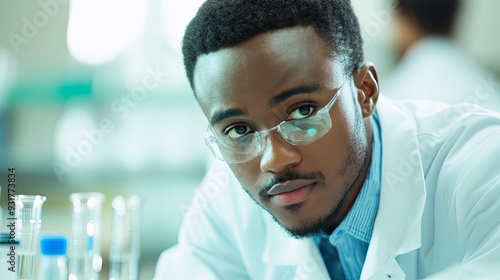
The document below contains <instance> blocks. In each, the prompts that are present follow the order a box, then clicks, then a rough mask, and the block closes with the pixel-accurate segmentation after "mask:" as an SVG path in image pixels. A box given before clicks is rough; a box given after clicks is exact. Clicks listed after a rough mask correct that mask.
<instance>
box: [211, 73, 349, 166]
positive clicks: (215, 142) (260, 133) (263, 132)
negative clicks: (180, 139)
mask: <svg viewBox="0 0 500 280" xmlns="http://www.w3.org/2000/svg"><path fill="white" fill-rule="evenodd" d="M348 80H349V77H347V78H346V79H345V80H344V82H343V83H342V85H341V86H340V87H339V88H338V89H337V90H336V92H335V94H334V96H333V97H332V99H331V100H330V101H329V102H328V103H327V104H326V105H325V106H324V107H323V108H321V109H319V110H318V111H317V112H316V114H314V115H312V116H308V117H306V118H303V119H296V120H284V121H282V122H280V123H279V124H277V125H275V126H274V127H271V128H268V129H265V130H260V131H254V132H252V133H249V134H247V135H244V136H242V137H246V136H248V135H251V134H252V135H257V136H256V137H257V138H258V140H260V144H259V148H258V151H257V153H256V154H255V155H254V156H252V157H251V158H249V159H247V160H243V161H236V162H233V161H227V160H226V159H225V158H224V157H223V156H222V152H220V153H221V155H220V156H219V155H217V152H216V150H215V149H214V147H213V146H212V145H217V146H218V149H219V151H221V147H220V145H219V143H220V142H219V141H218V140H217V136H216V134H215V132H214V131H213V129H212V128H211V127H210V125H208V127H207V134H206V136H205V145H207V146H208V148H209V149H210V151H211V152H212V155H213V156H214V157H215V158H216V159H218V160H221V161H224V162H227V163H243V162H247V161H250V160H252V159H254V158H256V157H257V156H258V155H259V154H260V153H262V151H263V150H264V148H265V145H262V141H263V139H265V136H266V135H268V134H269V133H270V132H271V131H273V130H277V131H278V134H279V135H280V136H281V138H283V139H284V140H285V141H286V142H287V143H289V144H291V145H294V146H304V145H308V144H312V143H314V142H316V141H318V140H319V139H321V138H323V137H324V136H325V135H326V134H327V133H328V132H329V131H330V130H331V128H332V121H331V118H332V117H331V115H330V110H331V108H332V107H333V105H334V104H335V102H336V101H337V99H338V97H339V96H340V92H341V91H342V89H343V87H344V85H345V84H347V81H348ZM325 115H328V119H327V118H325V117H324V116H325ZM312 118H314V119H318V124H320V122H321V120H328V124H327V126H328V129H327V130H326V131H325V132H324V133H323V135H321V136H319V137H318V138H317V139H314V140H312V141H310V142H307V143H303V144H300V143H299V142H300V141H296V143H293V142H290V141H289V140H288V139H287V137H285V135H283V134H282V133H284V132H282V129H280V128H282V127H283V126H284V125H285V124H287V123H290V122H300V121H304V120H309V121H310V120H311V119H312ZM210 134H211V135H210Z"/></svg>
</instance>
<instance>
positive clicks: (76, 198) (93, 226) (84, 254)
mask: <svg viewBox="0 0 500 280" xmlns="http://www.w3.org/2000/svg"><path fill="white" fill-rule="evenodd" d="M70 200H71V202H72V204H73V218H72V230H71V232H72V235H71V240H70V253H69V279H70V280H77V279H78V280H97V279H99V273H100V272H101V268H102V257H101V215H102V203H103V201H104V195H103V194H102V193H97V192H92V193H73V194H71V195H70Z"/></svg>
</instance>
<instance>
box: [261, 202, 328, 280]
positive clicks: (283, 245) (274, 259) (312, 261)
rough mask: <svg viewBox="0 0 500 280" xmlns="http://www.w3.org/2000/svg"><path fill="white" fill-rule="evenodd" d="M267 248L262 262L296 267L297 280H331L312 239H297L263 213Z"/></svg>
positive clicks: (267, 214)
mask: <svg viewBox="0 0 500 280" xmlns="http://www.w3.org/2000/svg"><path fill="white" fill-rule="evenodd" d="M262 214H263V215H264V221H265V224H266V229H267V234H266V238H267V239H266V246H265V249H264V254H263V256H262V261H263V262H264V263H267V264H270V265H275V266H296V270H295V279H301V280H302V279H311V280H312V279H314V280H318V279H330V277H329V275H328V271H327V270H326V267H325V264H324V261H323V258H322V257H321V254H320V252H319V250H318V247H317V246H316V244H315V243H314V241H313V240H312V238H304V239H295V238H293V237H290V236H289V235H287V233H285V231H284V230H283V229H282V228H281V227H280V226H279V225H278V224H277V223H276V222H275V221H274V220H273V218H272V217H271V215H270V214H269V213H267V212H266V211H263V212H262Z"/></svg>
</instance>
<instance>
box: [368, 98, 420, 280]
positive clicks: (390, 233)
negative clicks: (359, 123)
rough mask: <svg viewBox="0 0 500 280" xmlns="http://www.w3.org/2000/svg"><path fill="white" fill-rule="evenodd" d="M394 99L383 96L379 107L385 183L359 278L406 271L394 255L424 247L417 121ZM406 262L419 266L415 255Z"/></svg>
mask: <svg viewBox="0 0 500 280" xmlns="http://www.w3.org/2000/svg"><path fill="white" fill-rule="evenodd" d="M393 103H394V102H393V101H391V100H389V99H387V98H385V97H384V96H380V97H379V100H378V105H377V106H378V113H379V118H380V125H381V135H382V137H381V138H382V147H383V148H382V182H381V190H380V203H379V210H378V213H377V218H376V219H375V226H374V230H373V234H372V239H371V241H370V246H369V248H368V252H367V257H366V260H365V264H364V266H363V271H362V273H361V279H370V278H372V276H373V277H376V275H377V274H379V272H380V271H381V270H383V269H389V268H390V269H392V271H393V272H394V273H402V271H403V270H402V268H400V267H399V266H397V263H396V261H395V258H396V256H398V255H402V254H406V253H408V252H411V251H413V250H416V249H418V248H420V246H421V227H422V226H421V219H422V215H423V211H424V206H425V197H426V191H425V181H424V173H423V168H422V160H421V153H420V148H419V142H418V139H417V125H416V122H415V120H414V119H413V118H412V117H411V116H410V115H408V113H406V112H405V111H404V110H403V109H402V108H401V107H398V105H396V104H393ZM395 264H396V265H395ZM408 264H409V265H412V266H415V265H416V259H414V260H413V261H409V262H408V261H407V262H406V265H408ZM405 270H406V271H413V269H411V268H408V269H405ZM407 277H409V278H412V277H413V276H412V275H407Z"/></svg>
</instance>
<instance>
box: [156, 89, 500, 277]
mask: <svg viewBox="0 0 500 280" xmlns="http://www.w3.org/2000/svg"><path fill="white" fill-rule="evenodd" d="M419 102H421V103H419ZM419 102H414V101H404V102H398V103H395V102H394V101H392V100H389V99H387V98H384V97H381V98H380V100H379V103H378V105H377V106H378V113H379V119H380V124H381V133H382V136H381V137H382V145H383V151H382V174H383V175H382V184H381V194H380V204H379V210H378V214H377V217H376V220H375V227H374V230H373V235H372V239H371V242H370V246H369V248H368V253H367V257H366V261H365V264H364V266H363V271H362V274H361V279H391V280H393V279H405V278H406V279H421V278H432V277H435V278H436V279H456V278H458V279H478V278H481V279H500V116H499V115H498V114H496V115H495V114H494V113H492V112H487V111H477V112H470V110H475V109H476V108H472V107H463V106H453V107H449V106H447V105H445V104H444V103H435V102H430V101H419ZM493 116H495V117H493ZM155 279H279V280H281V279H283V280H284V279H301V280H303V279H314V280H318V279H329V276H328V273H327V270H326V268H325V266H324V263H323V260H322V258H321V256H320V253H319V251H318V249H317V247H316V246H315V244H314V242H313V241H312V240H311V239H301V240H297V239H293V238H291V237H288V236H287V235H286V233H285V232H284V231H283V230H282V229H281V228H280V227H279V226H278V225H277V224H276V223H275V222H274V221H273V220H272V219H271V218H270V215H269V214H268V213H267V212H265V211H264V210H262V209H261V208H260V207H259V206H257V205H256V204H255V203H254V202H253V201H252V200H251V199H250V198H249V197H248V195H247V194H246V193H245V192H244V191H243V190H242V189H241V186H240V185H239V183H238V182H237V181H236V179H235V178H234V177H233V175H232V174H231V172H230V171H229V169H228V168H227V167H226V166H225V165H224V164H216V165H214V166H213V167H212V168H211V170H210V171H209V173H208V175H207V177H206V178H205V180H204V183H203V184H202V187H201V188H200V189H199V191H198V193H197V195H196V196H195V198H194V200H193V204H192V206H191V209H190V211H189V212H188V214H187V215H186V217H185V219H184V222H183V225H182V227H181V230H180V233H179V243H178V245H176V246H174V247H172V248H170V249H168V250H166V251H165V252H164V253H163V254H162V255H161V257H160V259H159V261H158V264H157V268H156V275H155Z"/></svg>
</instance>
